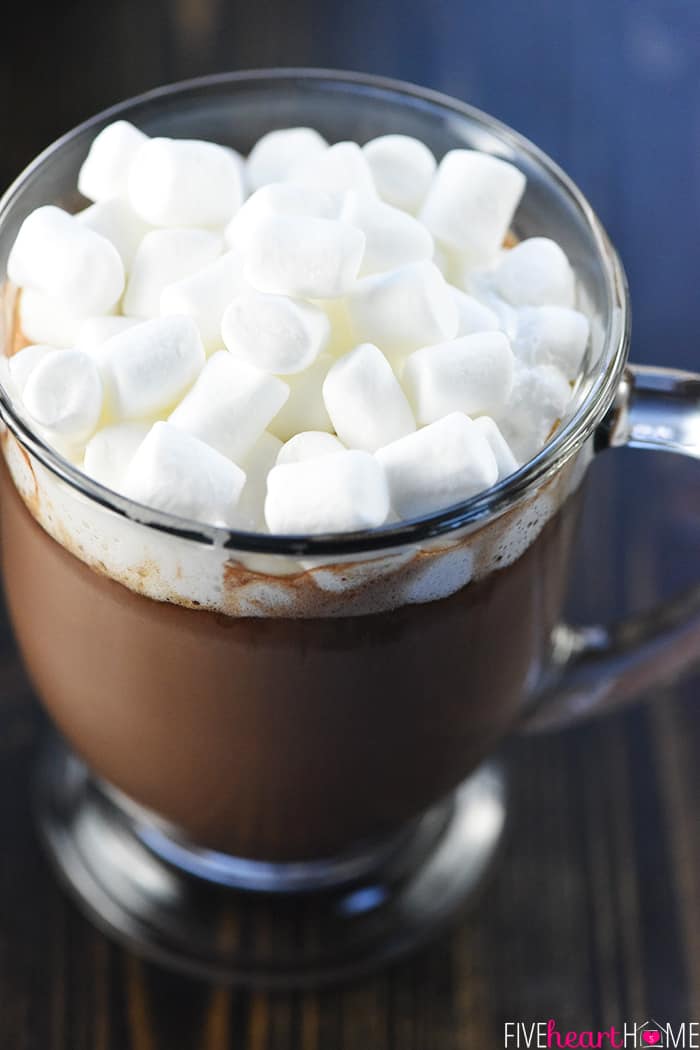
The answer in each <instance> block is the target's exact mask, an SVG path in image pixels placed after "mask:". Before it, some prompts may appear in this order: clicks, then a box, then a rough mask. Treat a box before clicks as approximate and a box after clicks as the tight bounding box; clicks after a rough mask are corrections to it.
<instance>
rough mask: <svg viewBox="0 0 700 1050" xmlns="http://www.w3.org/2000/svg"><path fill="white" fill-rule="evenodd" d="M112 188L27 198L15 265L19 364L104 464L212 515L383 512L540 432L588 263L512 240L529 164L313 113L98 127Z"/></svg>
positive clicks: (78, 449)
mask: <svg viewBox="0 0 700 1050" xmlns="http://www.w3.org/2000/svg"><path fill="white" fill-rule="evenodd" d="M78 188H79V190H80V192H81V193H82V194H83V195H84V196H85V197H87V198H88V199H89V200H91V201H93V202H94V203H93V204H92V205H91V206H89V207H87V208H86V209H85V210H84V211H81V212H79V213H78V214H76V215H71V214H69V213H67V212H66V211H63V210H61V209H60V208H57V207H53V206H46V207H41V208H38V209H37V210H36V211H34V212H32V214H30V215H29V216H28V218H27V219H26V220H25V221H24V223H23V225H22V227H21V228H20V231H19V234H18V236H17V239H16V241H15V244H14V246H13V248H12V252H11V255H10V259H9V263H8V276H9V278H10V280H11V281H12V282H13V283H14V284H15V285H17V286H19V287H20V288H21V289H22V292H21V298H20V323H21V327H22V331H23V333H24V335H25V337H26V338H27V339H29V340H30V341H31V343H32V344H33V345H30V346H28V347H26V348H24V349H23V350H21V351H20V352H19V353H17V354H15V355H14V356H13V357H12V358H11V359H10V361H9V366H8V372H9V376H8V377H6V378H7V381H8V382H9V383H10V384H11V386H12V390H13V394H14V396H15V397H16V399H17V402H18V404H19V405H20V406H21V409H22V411H23V412H24V413H25V414H26V416H27V417H28V419H29V420H30V422H31V423H32V425H33V426H34V427H35V429H37V430H38V431H39V432H40V433H41V434H42V435H43V436H44V437H45V438H46V439H47V440H48V441H49V442H50V443H51V444H52V445H53V446H54V447H55V448H57V449H58V450H59V451H60V452H61V453H62V454H63V455H65V456H67V457H69V458H70V459H72V460H73V462H75V463H77V464H79V465H81V466H82V468H83V470H84V471H85V472H86V473H87V474H89V475H91V476H92V477H94V478H96V479H97V480H98V481H100V482H102V483H103V484H104V485H106V486H108V487H110V488H112V489H114V490H116V491H118V492H120V493H123V494H125V495H126V496H129V497H131V498H132V499H134V500H137V501H138V502H140V503H143V504H146V505H148V506H151V507H155V508H158V509H161V510H165V511H169V512H171V513H174V514H177V515H180V516H183V517H186V518H191V519H192V518H193V519H196V520H199V521H203V522H209V523H214V524H225V525H229V526H232V527H238V528H245V529H250V530H258V531H270V532H273V533H320V532H337V531H352V530H356V529H364V528H373V527H376V526H379V525H382V524H383V523H385V522H387V521H391V520H397V519H404V518H411V517H414V516H417V515H421V514H425V513H428V512H430V511H434V510H437V509H440V508H444V507H447V506H449V505H450V504H453V503H456V502H458V501H460V500H463V499H465V498H468V497H470V496H472V495H474V494H476V493H478V492H480V491H482V490H484V489H486V488H488V487H489V486H491V485H493V484H495V483H496V482H497V481H498V480H499V479H500V478H502V477H504V476H505V475H507V474H509V473H511V472H512V471H513V470H515V469H516V468H517V466H518V464H519V463H522V462H524V461H525V460H527V459H528V458H530V457H531V456H532V455H534V454H535V453H536V452H537V451H538V450H539V449H540V448H541V447H542V445H543V444H544V443H545V441H546V440H547V437H548V435H549V434H550V432H551V430H552V427H553V426H554V425H556V423H557V421H558V420H559V419H560V418H561V417H562V415H563V414H564V412H565V410H566V407H567V404H568V402H569V400H570V398H571V383H572V381H574V380H575V379H576V377H577V375H578V373H579V371H580V367H581V361H582V358H583V355H584V351H585V349H586V344H587V341H588V335H589V325H588V320H587V318H586V317H585V316H584V315H583V314H582V313H580V312H578V311H577V310H575V309H574V304H575V296H576V287H575V279H574V274H573V271H572V268H571V266H570V264H569V262H568V260H567V258H566V256H565V254H564V252H563V251H562V250H561V248H560V247H559V246H558V245H557V244H556V243H554V242H553V241H551V240H548V239H546V238H541V237H535V238H532V239H529V240H525V241H523V242H521V243H520V244H519V245H517V246H516V247H514V248H511V249H510V250H505V249H504V248H503V243H504V239H505V238H506V235H507V233H508V230H509V229H510V226H511V222H512V220H513V216H514V214H515V211H516V209H517V207H518V204H519V202H520V199H521V197H522V194H523V191H524V188H525V177H524V176H523V174H522V173H521V172H520V171H519V170H518V169H517V168H515V167H513V166H512V165H511V164H508V163H506V162H505V161H503V160H500V159H497V158H495V157H493V156H490V155H488V154H484V153H479V152H477V151H474V150H464V149H457V150H453V151H451V152H450V153H448V154H447V155H446V156H445V157H444V158H443V160H442V161H441V162H440V164H439V165H438V164H436V161H435V158H434V157H433V155H432V153H431V152H430V150H429V149H428V148H427V146H425V145H424V144H423V143H422V142H420V141H418V140H417V139H413V138H409V137H406V136H403V135H385V136H382V137H381V138H376V139H374V140H372V141H371V142H368V143H367V144H366V145H365V146H363V147H360V146H359V145H357V144H356V143H354V142H339V143H337V144H336V145H333V146H329V145H328V143H327V142H326V141H325V140H324V139H323V138H322V137H321V135H319V134H318V133H317V132H316V131H314V130H313V129H311V128H288V129H284V130H279V131H272V132H270V133H269V134H267V135H264V136H263V137H262V138H261V139H260V140H259V141H258V142H257V144H256V145H255V147H254V148H253V150H252V152H251V153H250V155H249V156H248V158H247V159H244V158H243V157H241V156H240V154H238V153H236V152H235V151H234V150H232V149H229V148H227V147H224V146H220V145H216V144H214V143H211V142H204V141H185V140H176V139H167V138H149V137H148V136H146V135H145V134H143V133H142V132H141V131H139V130H138V129H137V128H135V127H134V126H133V125H131V124H129V123H127V122H125V121H117V122H116V123H113V124H110V125H109V126H108V127H106V128H105V129H104V130H103V131H101V132H100V133H99V135H98V136H97V137H96V138H95V140H94V142H93V143H92V146H91V149H90V152H89V154H88V156H87V159H86V160H85V163H84V164H83V166H82V169H81V171H80V176H79V181H78Z"/></svg>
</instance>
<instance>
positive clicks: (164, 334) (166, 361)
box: [98, 316, 204, 420]
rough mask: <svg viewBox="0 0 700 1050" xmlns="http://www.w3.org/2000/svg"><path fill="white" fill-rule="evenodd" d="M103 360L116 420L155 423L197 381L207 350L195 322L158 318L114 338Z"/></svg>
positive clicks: (105, 347) (101, 354) (102, 354)
mask: <svg viewBox="0 0 700 1050" xmlns="http://www.w3.org/2000/svg"><path fill="white" fill-rule="evenodd" d="M98 359H99V366H100V372H101V374H102V378H103V381H104V383H105V389H106V395H107V401H108V410H109V411H110V412H111V413H113V415H114V417H115V418H116V419H117V420H120V419H125V420H138V419H154V418H156V417H157V416H159V415H161V414H163V413H164V412H167V411H168V410H169V409H170V407H171V406H172V405H173V404H174V403H175V402H176V401H178V400H179V399H180V398H181V397H182V396H183V394H184V393H185V391H186V390H187V389H188V387H189V386H190V385H191V384H192V383H193V382H194V380H195V379H196V378H197V376H198V374H199V372H200V371H201V369H202V366H203V365H204V348H203V346H202V341H201V339H200V338H199V332H198V331H197V326H196V325H195V323H194V321H193V320H192V318H191V317H180V316H173V317H157V318H155V319H154V320H152V321H143V322H142V323H141V324H137V325H134V326H133V327H131V328H128V329H127V330H126V331H124V332H120V333H119V334H118V335H114V336H112V338H111V339H108V340H107V342H106V343H103V344H102V346H101V348H100V349H99V351H98Z"/></svg>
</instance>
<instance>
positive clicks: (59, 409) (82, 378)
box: [22, 350, 102, 444]
mask: <svg viewBox="0 0 700 1050" xmlns="http://www.w3.org/2000/svg"><path fill="white" fill-rule="evenodd" d="M22 400H23V402H24V407H25V409H26V410H27V412H28V414H29V415H30V416H31V418H32V419H33V420H34V422H35V423H38V424H39V425H40V426H41V427H43V428H44V429H45V430H46V431H48V433H49V434H50V435H51V436H52V437H56V438H58V439H59V440H60V441H61V442H68V443H70V444H79V443H81V442H83V441H85V440H87V438H89V437H90V435H91V434H92V433H93V431H94V430H95V428H96V426H97V423H98V421H99V418H100V415H101V413H102V382H101V380H100V374H99V372H98V370H97V365H96V364H95V362H94V361H93V360H92V358H91V357H89V356H88V355H87V354H83V353H81V352H80V351H79V350H54V351H53V352H51V353H48V354H46V355H44V356H42V359H41V360H40V361H38V363H36V364H35V366H34V367H33V368H32V370H31V372H30V373H29V376H28V378H27V381H26V383H25V384H24V390H23V392H22Z"/></svg>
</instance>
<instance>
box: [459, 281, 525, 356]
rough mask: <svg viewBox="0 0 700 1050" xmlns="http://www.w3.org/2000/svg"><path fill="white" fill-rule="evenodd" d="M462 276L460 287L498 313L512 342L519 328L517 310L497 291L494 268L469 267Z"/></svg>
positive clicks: (502, 325)
mask: <svg viewBox="0 0 700 1050" xmlns="http://www.w3.org/2000/svg"><path fill="white" fill-rule="evenodd" d="M461 277H462V283H461V284H460V287H463V288H464V289H465V293H466V294H468V295H472V296H474V297H475V298H476V299H477V300H478V301H479V302H480V303H481V305H482V306H485V307H486V308H487V309H488V310H490V311H491V312H492V313H493V314H495V315H496V317H497V318H498V325H499V327H500V329H501V331H502V332H504V333H505V334H506V335H507V336H508V338H509V339H510V341H511V342H512V341H513V340H514V339H515V331H516V328H517V311H516V309H515V307H514V306H511V305H510V303H507V302H506V301H505V299H502V298H501V296H500V295H498V293H497V292H496V291H495V289H494V287H493V270H469V269H468V268H467V269H466V270H465V271H464V272H463V273H462V275H461ZM457 283H460V282H459V281H458V282H457Z"/></svg>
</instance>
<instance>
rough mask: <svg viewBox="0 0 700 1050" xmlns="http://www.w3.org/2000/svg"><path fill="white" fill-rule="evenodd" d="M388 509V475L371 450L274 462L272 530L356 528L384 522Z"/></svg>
mask: <svg viewBox="0 0 700 1050" xmlns="http://www.w3.org/2000/svg"><path fill="white" fill-rule="evenodd" d="M388 513H389V492H388V489H387V483H386V478H385V477H384V473H383V471H382V469H381V467H380V466H379V464H378V463H377V461H376V459H374V457H373V456H371V455H370V454H369V453H368V452H359V451H357V450H354V449H353V450H348V451H344V452H335V453H333V454H332V455H330V456H321V457H320V458H317V459H307V460H304V461H302V462H300V463H285V464H283V465H281V466H277V467H273V469H272V470H271V471H270V473H269V474H268V478H267V499H266V500H265V520H266V521H267V525H268V528H269V529H270V532H273V533H283V534H301V533H303V534H309V533H326V532H353V531H355V530H357V529H373V528H376V527H377V526H379V525H383V524H384V522H385V521H386V519H387V515H388Z"/></svg>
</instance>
